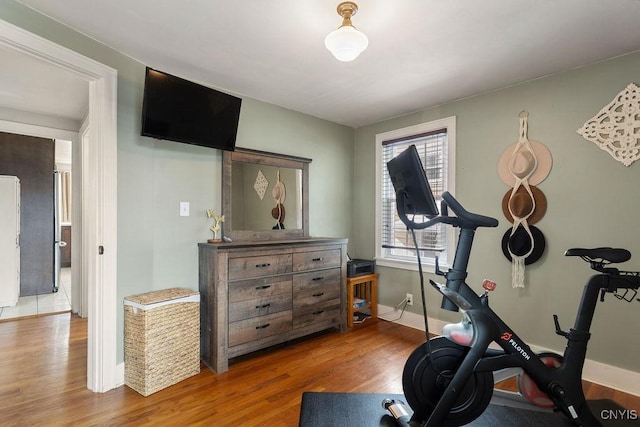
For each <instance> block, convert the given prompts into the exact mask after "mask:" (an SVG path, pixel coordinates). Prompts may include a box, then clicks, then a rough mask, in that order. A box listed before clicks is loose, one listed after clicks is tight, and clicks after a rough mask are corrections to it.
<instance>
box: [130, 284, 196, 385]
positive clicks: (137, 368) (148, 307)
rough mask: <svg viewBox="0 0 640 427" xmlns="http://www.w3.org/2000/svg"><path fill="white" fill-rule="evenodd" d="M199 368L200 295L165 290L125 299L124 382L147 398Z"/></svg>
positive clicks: (189, 291) (193, 373)
mask: <svg viewBox="0 0 640 427" xmlns="http://www.w3.org/2000/svg"><path fill="white" fill-rule="evenodd" d="M199 372H200V294H199V293H198V292H196V291H192V290H189V289H181V288H172V289H165V290H162V291H154V292H149V293H145V294H139V295H132V296H128V297H126V298H125V299H124V382H125V384H126V385H128V386H129V387H131V388H132V389H134V390H135V391H137V392H138V393H140V394H141V395H143V396H148V395H150V394H152V393H155V392H157V391H159V390H162V389H163V388H166V387H169V386H171V385H173V384H176V383H178V382H180V381H182V380H184V379H186V378H189V377H191V376H193V375H196V374H197V373H199Z"/></svg>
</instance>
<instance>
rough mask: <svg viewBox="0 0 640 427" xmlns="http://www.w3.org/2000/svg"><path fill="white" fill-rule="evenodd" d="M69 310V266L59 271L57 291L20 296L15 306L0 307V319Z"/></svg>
mask: <svg viewBox="0 0 640 427" xmlns="http://www.w3.org/2000/svg"><path fill="white" fill-rule="evenodd" d="M69 310H71V268H63V269H61V272H60V286H59V287H58V292H55V293H54V292H52V293H49V294H42V295H33V296H28V297H20V298H19V299H18V303H17V304H16V306H15V307H0V321H3V320H8V319H15V318H17V317H25V316H35V315H39V314H48V313H60V312H65V311H69Z"/></svg>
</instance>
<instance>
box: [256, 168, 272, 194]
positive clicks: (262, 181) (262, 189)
mask: <svg viewBox="0 0 640 427" xmlns="http://www.w3.org/2000/svg"><path fill="white" fill-rule="evenodd" d="M268 186H269V181H267V178H265V177H264V174H263V173H262V171H261V170H259V171H258V176H256V182H254V183H253V189H254V190H256V193H258V197H260V200H262V199H263V198H264V194H265V193H266V192H267V187H268Z"/></svg>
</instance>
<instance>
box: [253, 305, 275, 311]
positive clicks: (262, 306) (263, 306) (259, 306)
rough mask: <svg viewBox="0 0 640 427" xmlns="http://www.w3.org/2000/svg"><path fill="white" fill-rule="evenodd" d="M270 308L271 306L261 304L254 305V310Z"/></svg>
mask: <svg viewBox="0 0 640 427" xmlns="http://www.w3.org/2000/svg"><path fill="white" fill-rule="evenodd" d="M270 306H271V304H262V305H256V308H257V309H258V310H260V309H261V308H267V307H270Z"/></svg>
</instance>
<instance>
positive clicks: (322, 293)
mask: <svg viewBox="0 0 640 427" xmlns="http://www.w3.org/2000/svg"><path fill="white" fill-rule="evenodd" d="M322 295H324V292H318V293H317V294H313V295H311V296H312V297H321V296H322Z"/></svg>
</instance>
